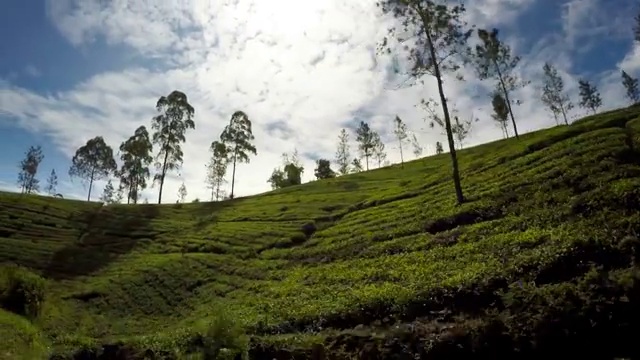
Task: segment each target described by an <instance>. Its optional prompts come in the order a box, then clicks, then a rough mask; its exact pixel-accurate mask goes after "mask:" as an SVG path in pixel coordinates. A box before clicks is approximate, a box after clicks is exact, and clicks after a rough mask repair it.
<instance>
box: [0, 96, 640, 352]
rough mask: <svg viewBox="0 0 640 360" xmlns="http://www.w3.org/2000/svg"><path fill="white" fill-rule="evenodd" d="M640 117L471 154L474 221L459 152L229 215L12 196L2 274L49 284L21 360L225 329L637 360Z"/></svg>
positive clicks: (234, 336) (315, 348) (285, 342)
mask: <svg viewBox="0 0 640 360" xmlns="http://www.w3.org/2000/svg"><path fill="white" fill-rule="evenodd" d="M639 115H640V108H637V107H635V108H628V109H621V110H617V111H613V112H609V113H604V114H599V115H597V116H592V117H588V118H585V119H582V120H579V121H577V122H575V123H574V124H572V125H570V126H559V127H555V128H552V129H547V130H542V131H538V132H534V133H529V134H526V135H524V136H521V139H520V140H516V139H508V140H501V141H496V142H493V143H489V144H485V145H481V146H477V147H474V148H469V149H465V150H462V151H460V152H459V159H460V166H461V174H462V183H463V189H464V191H465V195H466V197H467V198H468V200H469V201H468V202H467V203H465V204H464V205H462V206H456V205H455V196H454V191H453V184H452V182H451V180H450V162H449V155H448V154H442V155H438V156H431V157H427V158H424V159H420V160H416V161H412V162H409V163H406V164H405V166H404V168H401V167H400V166H397V165H396V166H392V167H388V168H383V169H378V170H372V171H369V172H366V173H360V174H354V175H348V176H344V177H340V178H337V179H331V180H322V181H315V182H311V183H308V184H304V185H301V186H296V187H291V188H286V189H281V190H278V191H273V192H270V193H267V194H263V195H259V196H252V197H246V198H240V199H235V200H231V201H225V202H220V203H193V204H176V205H135V206H134V205H131V206H127V205H112V206H104V207H102V206H100V205H99V204H95V203H86V202H81V201H71V200H61V199H53V198H46V197H38V196H21V195H19V194H9V193H0V263H6V264H10V263H13V264H18V265H22V266H24V267H27V268H30V269H31V270H32V271H34V272H36V273H39V274H41V275H42V276H43V277H45V278H46V301H45V302H44V305H43V307H42V310H41V312H40V314H39V316H38V317H37V318H35V319H33V320H32V321H31V322H29V321H27V320H25V319H23V318H21V317H17V316H14V314H11V313H9V312H0V334H3V335H2V338H3V339H6V338H7V337H8V338H9V339H12V337H11V336H9V335H7V334H13V335H12V336H14V337H13V339H14V340H12V341H11V342H10V344H14V345H11V346H13V350H11V348H10V349H9V350H7V352H5V353H6V354H9V355H6V356H8V358H18V357H17V355H16V354H18V353H20V351H21V350H20V349H24V348H27V347H32V348H38V349H39V350H37V351H38V352H39V353H38V354H39V355H37V356H41V357H42V358H48V356H53V355H55V356H56V357H55V358H66V357H68V356H71V354H74V353H75V354H76V356H77V358H82V359H90V358H97V354H101V353H104V355H103V357H101V358H104V359H129V358H131V359H134V358H145V356H146V358H187V357H188V356H189V354H192V355H193V354H195V353H196V352H198V351H200V350H199V348H201V347H202V346H203V345H206V344H207V340H208V339H209V340H210V339H211V337H209V338H207V337H206V336H205V335H206V333H207V329H208V328H209V322H210V321H211V320H213V319H217V320H219V321H221V320H220V319H223V320H224V319H230V320H231V321H233V322H235V323H236V324H237V326H238V327H241V328H242V330H234V329H231V330H227V331H226V332H225V331H222V333H220V332H218V333H215V332H214V333H213V334H214V335H213V336H212V337H213V338H215V339H219V340H223V339H225V336H228V337H229V338H230V339H231V340H232V341H233V342H235V343H237V342H238V341H239V340H242V337H240V336H238V335H239V334H240V331H242V332H244V333H246V334H247V335H248V336H249V337H250V343H249V354H250V355H251V357H252V358H257V359H272V358H277V359H293V358H295V359H305V358H312V356H313V357H314V358H316V359H321V358H323V357H322V354H321V353H324V354H325V355H327V356H329V357H330V358H337V359H350V358H368V359H386V358H392V357H391V356H392V355H393V354H395V355H394V356H395V357H393V358H395V359H409V358H413V356H422V358H431V359H449V358H452V357H453V358H455V357H463V358H472V357H473V356H475V357H483V358H523V357H527V358H532V357H533V358H539V357H541V356H552V355H553V354H556V352H562V353H565V352H566V353H569V352H570V353H571V354H572V358H580V357H581V356H582V355H585V354H588V355H589V358H609V359H610V358H613V357H614V356H633V355H636V354H637V353H638V349H637V347H634V340H635V338H634V336H633V334H635V333H636V331H637V330H638V325H639V324H640V322H639V321H640V312H639V310H638V309H640V303H639V302H638V301H639V296H640V286H639V285H638V282H637V279H638V278H639V272H638V271H637V270H638V269H637V268H636V267H635V265H636V257H635V251H636V249H640V245H638V244H639V243H638V238H637V235H638V232H640V212H638V210H637V209H640V153H639V152H638V151H636V150H635V149H638V148H640V118H639ZM220 314H222V315H223V316H222V315H220ZM218 328H224V326H219V327H218ZM6 329H9V330H6ZM12 329H14V330H15V329H21V330H20V331H18V330H16V331H13V332H12ZM214 330H215V327H214ZM233 331H238V332H233ZM24 334H27V335H24ZM25 338H26V340H25ZM237 340H238V341H237ZM203 343H204V344H203ZM25 344H27V345H25ZM29 344H31V345H29ZM318 344H323V346H319V345H318ZM36 345H37V346H36ZM107 345H108V346H107ZM605 345H606V346H605ZM11 351H13V353H11ZM34 351H35V350H34ZM472 355H473V356H472ZM2 356H3V354H2V353H0V357H2ZM30 356H31V355H30ZM34 356H35V355H34ZM29 358H36V357H33V356H31V357H29Z"/></svg>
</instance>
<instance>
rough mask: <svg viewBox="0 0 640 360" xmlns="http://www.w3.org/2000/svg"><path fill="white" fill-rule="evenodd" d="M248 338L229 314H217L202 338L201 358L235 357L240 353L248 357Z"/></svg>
mask: <svg viewBox="0 0 640 360" xmlns="http://www.w3.org/2000/svg"><path fill="white" fill-rule="evenodd" d="M248 351H249V338H248V337H247V335H246V334H245V333H244V330H243V329H242V327H241V326H240V325H239V324H238V323H236V322H235V321H233V319H231V317H230V316H229V314H227V313H225V312H222V313H219V314H217V315H216V316H215V317H214V318H213V320H212V321H211V323H210V324H209V328H208V330H207V333H206V335H205V336H204V338H203V349H202V355H203V357H202V358H203V359H206V360H219V359H230V360H231V359H235V358H237V356H238V355H241V356H242V358H243V359H248V358H249V357H248Z"/></svg>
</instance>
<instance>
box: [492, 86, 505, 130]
mask: <svg viewBox="0 0 640 360" xmlns="http://www.w3.org/2000/svg"><path fill="white" fill-rule="evenodd" d="M491 106H493V114H491V117H492V118H493V120H494V121H495V122H496V123H498V126H500V129H501V130H502V135H503V136H504V138H505V139H508V138H509V124H508V122H509V108H508V106H507V102H506V101H505V99H504V97H502V94H500V92H498V91H494V92H493V94H492V97H491Z"/></svg>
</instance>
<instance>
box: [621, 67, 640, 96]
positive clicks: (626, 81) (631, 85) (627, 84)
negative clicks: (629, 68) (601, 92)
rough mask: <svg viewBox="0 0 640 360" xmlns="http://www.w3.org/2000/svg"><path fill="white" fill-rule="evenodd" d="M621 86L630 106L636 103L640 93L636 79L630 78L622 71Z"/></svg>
mask: <svg viewBox="0 0 640 360" xmlns="http://www.w3.org/2000/svg"><path fill="white" fill-rule="evenodd" d="M622 85H623V86H624V88H625V90H626V91H627V97H628V98H629V100H631V103H632V104H636V103H638V101H639V100H640V93H639V92H638V79H636V78H633V77H631V75H629V74H627V72H626V71H624V70H622Z"/></svg>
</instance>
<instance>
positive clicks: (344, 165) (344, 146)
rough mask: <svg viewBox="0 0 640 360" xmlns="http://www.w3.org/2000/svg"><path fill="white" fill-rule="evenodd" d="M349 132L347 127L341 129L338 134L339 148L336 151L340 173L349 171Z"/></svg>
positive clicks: (344, 173)
mask: <svg viewBox="0 0 640 360" xmlns="http://www.w3.org/2000/svg"><path fill="white" fill-rule="evenodd" d="M350 158H351V153H350V152H349V134H347V130H346V129H342V130H340V135H339V136H338V150H337V151H336V164H337V165H338V174H340V175H346V174H348V173H349V159H350Z"/></svg>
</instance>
